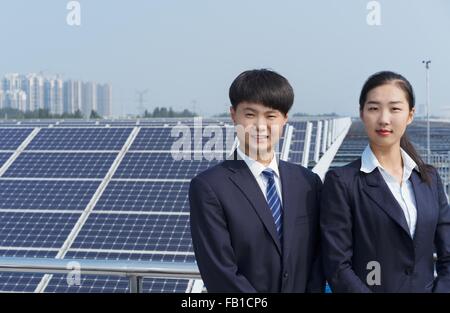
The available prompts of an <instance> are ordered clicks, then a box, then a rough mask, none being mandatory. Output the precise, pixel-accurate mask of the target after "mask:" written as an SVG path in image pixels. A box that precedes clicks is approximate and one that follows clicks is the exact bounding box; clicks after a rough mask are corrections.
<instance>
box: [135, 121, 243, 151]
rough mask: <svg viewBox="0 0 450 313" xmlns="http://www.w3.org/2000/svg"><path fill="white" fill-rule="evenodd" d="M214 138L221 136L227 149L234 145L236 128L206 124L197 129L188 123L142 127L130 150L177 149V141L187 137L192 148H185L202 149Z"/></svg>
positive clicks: (222, 142)
mask: <svg viewBox="0 0 450 313" xmlns="http://www.w3.org/2000/svg"><path fill="white" fill-rule="evenodd" d="M213 138H216V139H217V140H219V139H220V138H221V144H222V146H223V149H225V150H227V147H229V148H231V147H232V146H233V142H234V128H233V127H222V126H219V125H210V126H205V127H203V128H197V130H195V129H194V128H193V127H191V126H188V125H179V126H172V127H163V128H161V127H159V128H141V130H140V131H139V134H138V135H137V137H136V139H135V140H134V142H133V144H132V145H131V147H130V151H136V150H141V151H171V150H173V149H172V147H174V148H175V149H176V146H174V144H175V143H177V142H183V141H184V139H187V143H188V144H189V145H190V148H184V149H185V150H201V149H202V148H203V147H204V146H205V145H206V144H207V142H208V141H209V140H211V139H213ZM197 139H198V140H197ZM198 145H199V146H198ZM188 147H189V146H188ZM221 150H222V149H221Z"/></svg>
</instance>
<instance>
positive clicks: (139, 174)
mask: <svg viewBox="0 0 450 313" xmlns="http://www.w3.org/2000/svg"><path fill="white" fill-rule="evenodd" d="M189 157H190V160H188V159H183V160H179V161H176V160H175V159H174V157H173V156H172V154H171V153H169V152H168V153H137V152H133V153H127V154H126V155H125V157H124V158H123V160H122V162H121V163H120V165H119V167H118V168H117V171H116V173H115V174H114V178H159V179H170V178H171V179H191V178H193V177H194V176H195V175H197V174H198V173H200V172H202V171H204V170H206V169H207V168H209V167H211V166H213V165H216V164H217V163H219V162H221V161H223V160H224V159H225V158H226V155H224V154H222V153H220V154H217V155H216V156H215V159H213V160H211V161H208V160H206V159H204V158H203V159H202V160H194V155H193V154H189ZM200 157H202V156H201V155H200ZM211 158H212V157H211Z"/></svg>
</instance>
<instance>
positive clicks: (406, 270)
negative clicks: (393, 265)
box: [405, 267, 413, 276]
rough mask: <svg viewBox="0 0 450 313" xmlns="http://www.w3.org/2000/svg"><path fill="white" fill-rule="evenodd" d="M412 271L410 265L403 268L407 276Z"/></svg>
mask: <svg viewBox="0 0 450 313" xmlns="http://www.w3.org/2000/svg"><path fill="white" fill-rule="evenodd" d="M412 273H413V269H412V267H407V268H405V275H406V276H409V275H411V274H412Z"/></svg>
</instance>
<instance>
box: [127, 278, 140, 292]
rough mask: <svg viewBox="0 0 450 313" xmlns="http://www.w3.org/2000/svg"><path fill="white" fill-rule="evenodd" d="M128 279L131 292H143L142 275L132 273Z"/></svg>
mask: <svg viewBox="0 0 450 313" xmlns="http://www.w3.org/2000/svg"><path fill="white" fill-rule="evenodd" d="M128 279H129V281H130V293H142V283H143V279H142V277H141V276H135V275H131V276H129V277H128Z"/></svg>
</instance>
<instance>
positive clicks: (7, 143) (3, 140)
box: [0, 128, 33, 150]
mask: <svg viewBox="0 0 450 313" xmlns="http://www.w3.org/2000/svg"><path fill="white" fill-rule="evenodd" d="M32 131H33V129H31V128H0V150H16V149H17V148H18V147H19V146H20V144H21V143H22V142H23V141H24V140H25V138H27V137H28V135H29V134H30V133H31V132H32Z"/></svg>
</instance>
